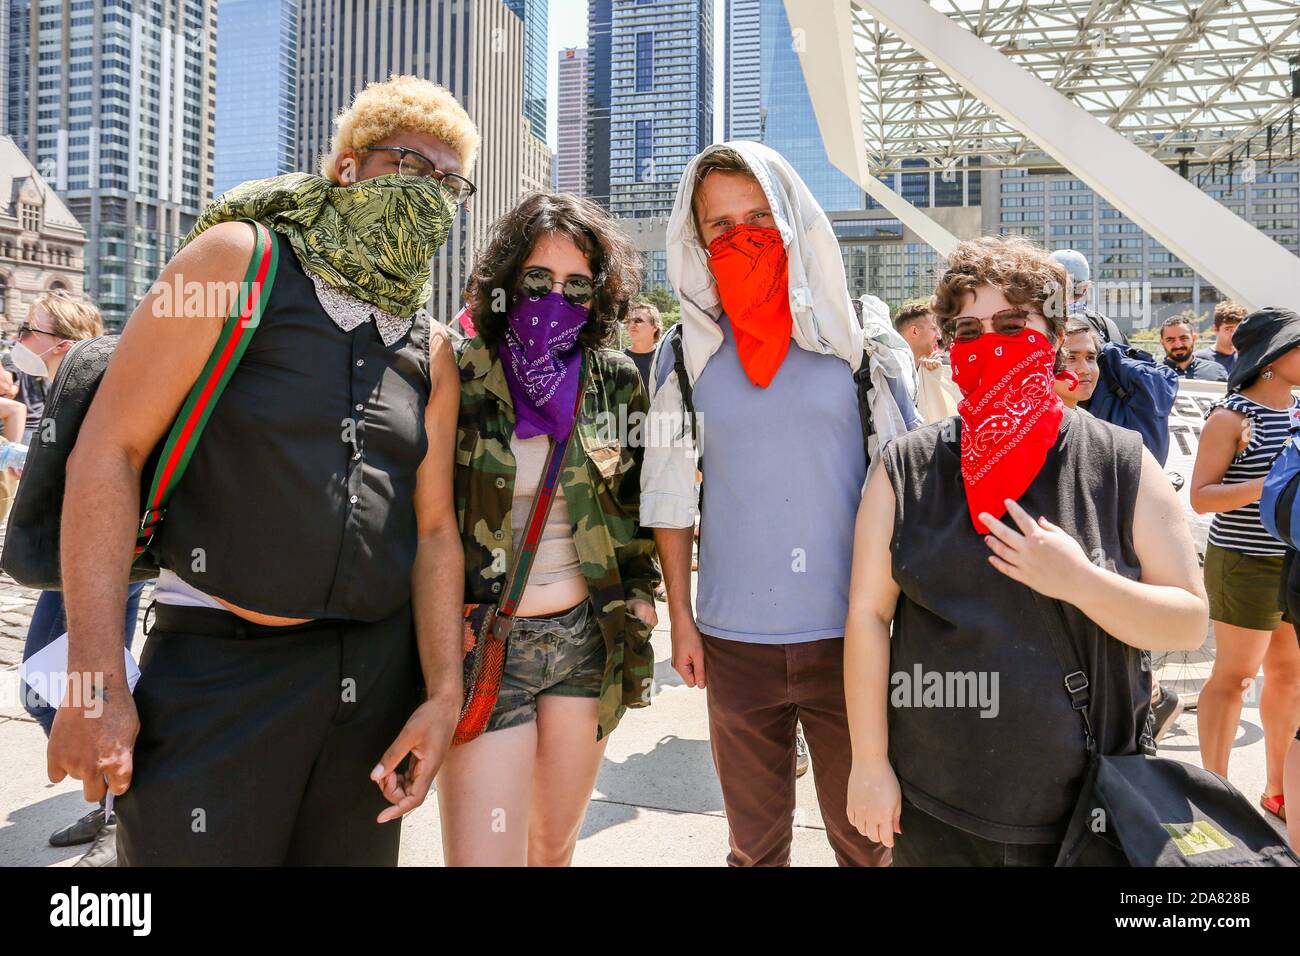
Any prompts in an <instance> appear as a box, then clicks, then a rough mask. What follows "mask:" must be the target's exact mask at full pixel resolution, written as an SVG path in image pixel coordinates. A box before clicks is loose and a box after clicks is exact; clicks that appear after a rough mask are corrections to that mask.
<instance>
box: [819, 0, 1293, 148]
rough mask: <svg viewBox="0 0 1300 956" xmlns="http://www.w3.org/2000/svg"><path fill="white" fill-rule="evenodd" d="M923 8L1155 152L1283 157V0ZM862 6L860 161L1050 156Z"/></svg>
mask: <svg viewBox="0 0 1300 956" xmlns="http://www.w3.org/2000/svg"><path fill="white" fill-rule="evenodd" d="M917 2H918V3H920V2H922V0H917ZM795 5H796V6H804V5H805V4H803V3H799V0H796V3H795ZM814 5H815V4H814ZM929 6H930V7H931V8H932V9H933V10H935V11H936V12H940V13H943V14H945V15H946V16H948V18H949V19H951V20H952V21H953V22H954V23H955V24H958V25H959V26H961V27H962V28H963V29H965V30H967V31H969V32H970V33H971V34H973V35H974V36H977V37H979V38H981V39H982V40H983V41H984V42H985V43H986V44H988V45H989V46H991V47H993V48H994V49H996V50H998V51H999V52H1001V53H1002V54H1003V55H1004V56H1005V57H1007V59H1009V60H1011V61H1012V62H1014V63H1016V64H1017V65H1019V66H1021V67H1023V68H1024V69H1025V70H1027V71H1028V72H1029V73H1031V74H1032V75H1033V76H1035V77H1036V78H1037V79H1039V80H1040V81H1042V82H1043V83H1045V84H1046V85H1048V86H1050V87H1052V88H1053V89H1055V90H1057V91H1058V92H1059V93H1062V94H1063V95H1064V96H1065V97H1066V98H1067V99H1070V100H1071V101H1073V102H1074V103H1075V104H1077V105H1078V106H1080V107H1082V108H1083V109H1084V110H1086V111H1087V112H1089V113H1090V114H1092V115H1093V116H1094V117H1096V118H1097V119H1098V120H1100V121H1101V122H1103V123H1105V124H1106V125H1107V126H1110V127H1111V128H1112V129H1115V130H1118V131H1119V132H1121V133H1123V134H1124V135H1125V136H1126V137H1128V138H1129V139H1130V140H1131V141H1132V142H1133V143H1135V144H1136V145H1138V146H1139V147H1141V148H1142V149H1144V150H1145V151H1147V152H1149V153H1151V154H1152V155H1154V156H1156V157H1157V158H1158V159H1160V160H1162V161H1164V162H1170V163H1175V162H1178V161H1179V160H1181V159H1186V160H1187V161H1188V162H1189V165H1191V166H1196V165H1199V164H1208V163H1211V162H1214V163H1226V162H1227V161H1228V159H1229V157H1230V156H1231V157H1233V159H1234V161H1241V160H1243V159H1244V158H1245V153H1246V144H1247V142H1249V143H1250V151H1251V156H1252V158H1255V159H1257V160H1259V159H1266V158H1273V159H1279V158H1284V157H1286V156H1288V155H1289V156H1292V157H1294V156H1295V145H1294V138H1293V137H1292V136H1288V125H1289V123H1290V122H1293V121H1292V120H1291V115H1292V112H1293V111H1294V109H1295V107H1296V100H1295V99H1294V98H1293V96H1292V93H1293V87H1292V83H1293V80H1292V75H1291V74H1292V71H1293V69H1295V68H1296V67H1295V66H1294V65H1293V64H1292V63H1291V59H1292V58H1293V57H1296V56H1297V55H1300V5H1297V4H1296V3H1295V2H1292V0H1203V2H1189V0H931V2H930V4H929ZM869 7H870V4H865V5H859V6H855V7H854V8H853V9H852V13H851V17H852V32H853V47H854V52H855V56H856V61H857V74H858V91H859V97H860V101H861V108H862V122H863V133H864V135H865V138H866V147H867V154H868V156H869V158H870V162H871V166H872V172H874V173H877V174H879V173H882V172H886V171H893V170H898V169H901V168H903V167H902V166H901V165H900V164H901V163H902V161H904V160H907V159H916V158H924V159H927V160H929V161H930V162H931V163H933V164H934V165H936V166H943V165H945V164H948V163H951V162H953V161H954V160H957V159H960V158H961V157H963V156H980V157H983V162H984V163H985V164H986V165H992V166H1008V167H1033V166H1036V165H1055V164H1053V163H1052V162H1051V160H1050V159H1048V158H1047V157H1044V156H1043V155H1042V154H1041V152H1040V151H1039V150H1038V147H1037V146H1036V145H1035V144H1034V143H1033V142H1032V141H1029V140H1027V139H1026V138H1025V137H1024V136H1023V135H1022V134H1021V133H1020V132H1018V131H1017V130H1016V129H1014V128H1012V127H1011V126H1010V125H1008V124H1007V123H1006V122H1005V121H1004V120H1003V119H1002V117H1001V116H999V115H998V113H997V112H995V111H994V110H992V109H990V108H989V107H988V106H986V105H985V104H984V103H982V102H981V101H980V100H978V99H977V98H975V97H974V96H972V95H971V94H970V93H969V92H968V91H967V90H966V89H964V88H963V87H962V86H961V85H960V84H958V83H956V82H954V81H953V80H952V79H951V78H950V77H949V76H947V75H946V74H945V73H944V72H943V71H942V70H941V69H939V67H937V66H936V65H935V64H934V63H932V62H931V61H930V60H928V59H927V58H926V57H924V56H922V55H921V54H920V53H918V52H917V51H916V50H915V49H913V48H912V47H911V46H909V45H908V44H907V43H906V42H905V41H904V40H903V39H902V38H901V37H900V36H898V35H897V34H896V33H894V32H893V31H891V30H890V29H889V28H888V27H887V26H886V25H885V24H884V23H882V22H881V20H879V19H877V18H876V17H875V16H874V15H873V13H872V12H871V10H870V9H868V8H869ZM1270 127H1272V130H1273V134H1272V143H1271V149H1270V146H1269V142H1268V141H1269V132H1268V131H1269V128H1270Z"/></svg>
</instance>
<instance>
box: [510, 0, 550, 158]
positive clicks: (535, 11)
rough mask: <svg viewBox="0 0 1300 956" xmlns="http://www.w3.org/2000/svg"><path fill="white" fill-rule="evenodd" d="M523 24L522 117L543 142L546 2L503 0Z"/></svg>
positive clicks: (544, 0)
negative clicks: (523, 116) (524, 117)
mask: <svg viewBox="0 0 1300 956" xmlns="http://www.w3.org/2000/svg"><path fill="white" fill-rule="evenodd" d="M505 5H506V6H507V7H509V8H510V10H511V11H512V12H513V13H514V14H515V15H516V16H517V17H519V19H520V20H522V21H523V23H524V74H523V84H524V86H523V90H524V115H525V116H526V117H528V123H529V126H530V127H531V129H532V133H533V135H534V136H536V137H537V138H538V139H540V140H542V141H543V142H544V141H545V140H546V33H547V30H546V27H547V23H546V17H547V9H546V7H547V0H505Z"/></svg>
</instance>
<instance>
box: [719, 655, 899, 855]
mask: <svg viewBox="0 0 1300 956" xmlns="http://www.w3.org/2000/svg"><path fill="white" fill-rule="evenodd" d="M704 673H705V677H706V679H707V683H706V685H705V687H706V693H707V695H708V708H709V739H710V743H711V745H712V748H713V763H714V766H715V767H716V768H717V770H718V782H719V783H720V784H721V785H722V802H723V805H724V806H725V807H726V810H727V828H728V830H729V831H730V840H731V852H730V853H729V854H728V855H727V862H728V863H729V864H730V865H732V866H788V865H789V864H790V844H791V842H792V840H793V838H794V829H793V827H794V811H795V790H794V788H795V776H794V768H795V745H794V735H795V724H796V723H798V722H802V723H803V731H804V737H805V738H806V739H807V741H808V750H809V753H810V755H811V757H812V768H813V781H814V783H815V784H816V785H817V803H818V804H819V805H820V807H821V813H822V820H823V822H824V823H825V824H826V838H827V840H829V841H830V844H831V849H832V850H834V851H835V859H836V860H837V861H838V862H839V864H840V866H888V865H889V850H888V849H887V848H885V847H884V846H881V845H880V844H878V843H873V842H872V841H871V840H868V839H867V838H866V837H864V836H863V835H862V834H860V833H859V832H858V831H857V829H855V828H854V826H853V825H852V824H851V823H849V818H848V787H849V769H850V767H851V765H852V762H853V752H852V747H851V746H850V742H849V724H848V717H847V715H846V713H845V708H844V642H843V641H842V640H841V639H839V638H833V639H830V640H824V641H809V642H807V643H804V644H748V643H745V642H743V641H731V640H724V639H722V638H717V637H710V636H709V635H707V634H706V635H704Z"/></svg>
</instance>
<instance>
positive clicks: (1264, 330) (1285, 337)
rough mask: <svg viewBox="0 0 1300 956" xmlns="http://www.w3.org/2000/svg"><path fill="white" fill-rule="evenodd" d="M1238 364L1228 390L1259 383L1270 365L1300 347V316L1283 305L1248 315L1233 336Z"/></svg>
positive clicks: (1230, 375) (1232, 373) (1230, 377)
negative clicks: (1256, 379)
mask: <svg viewBox="0 0 1300 956" xmlns="http://www.w3.org/2000/svg"><path fill="white" fill-rule="evenodd" d="M1232 347H1233V348H1235V349H1236V350H1237V362H1236V364H1235V365H1233V367H1232V372H1231V373H1230V374H1229V375H1228V391H1232V392H1235V391H1237V390H1238V389H1241V388H1244V387H1245V386H1247V385H1249V384H1250V383H1251V382H1253V381H1254V380H1255V376H1257V375H1258V374H1259V373H1260V372H1262V371H1263V370H1264V369H1265V368H1266V367H1267V366H1268V365H1269V364H1271V363H1273V362H1276V361H1277V360H1278V359H1280V358H1281V357H1282V356H1283V355H1285V354H1286V353H1287V352H1290V351H1291V350H1292V349H1293V348H1297V347H1300V315H1296V314H1295V313H1294V312H1292V311H1291V310H1290V309H1283V308H1281V307H1280V306H1272V305H1270V306H1266V307H1265V308H1262V309H1260V310H1259V311H1258V312H1252V313H1251V314H1250V315H1248V316H1246V319H1245V321H1244V322H1242V323H1241V325H1239V326H1237V331H1235V332H1233V333H1232Z"/></svg>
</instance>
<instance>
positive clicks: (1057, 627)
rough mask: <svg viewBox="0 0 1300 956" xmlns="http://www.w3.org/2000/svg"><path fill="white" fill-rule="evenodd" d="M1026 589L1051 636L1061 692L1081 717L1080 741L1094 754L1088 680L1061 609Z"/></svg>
mask: <svg viewBox="0 0 1300 956" xmlns="http://www.w3.org/2000/svg"><path fill="white" fill-rule="evenodd" d="M1030 591H1031V592H1032V593H1033V597H1034V603H1035V604H1036V605H1037V606H1038V610H1039V613H1040V614H1041V616H1042V619H1043V625H1044V626H1045V627H1046V629H1047V636H1048V637H1049V638H1051V641H1052V650H1053V651H1054V652H1055V654H1056V662H1057V664H1058V666H1059V667H1060V668H1061V676H1062V677H1063V678H1064V683H1065V692H1066V694H1068V695H1069V697H1070V706H1071V707H1072V708H1074V710H1075V712H1076V713H1078V715H1079V717H1080V718H1081V719H1082V720H1083V739H1084V744H1085V746H1086V747H1087V749H1088V753H1089V754H1094V753H1096V752H1097V740H1096V738H1095V737H1094V736H1093V733H1092V722H1091V721H1090V720H1089V719H1088V709H1089V707H1090V705H1091V704H1092V693H1091V690H1090V687H1091V684H1090V682H1089V681H1088V673H1087V671H1085V670H1084V669H1083V663H1082V662H1081V661H1080V660H1079V652H1078V651H1077V650H1076V649H1075V647H1074V643H1073V642H1072V641H1071V640H1070V634H1069V631H1068V630H1067V629H1066V622H1065V609H1064V608H1063V607H1061V602H1060V601H1058V600H1056V599H1055V598H1049V597H1047V596H1046V595H1044V594H1040V593H1039V592H1038V591H1034V590H1033V588H1030Z"/></svg>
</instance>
